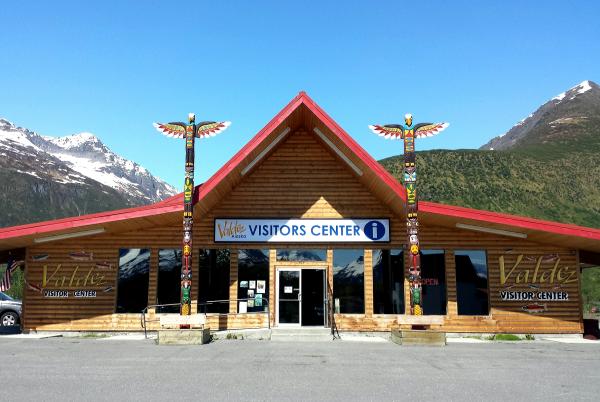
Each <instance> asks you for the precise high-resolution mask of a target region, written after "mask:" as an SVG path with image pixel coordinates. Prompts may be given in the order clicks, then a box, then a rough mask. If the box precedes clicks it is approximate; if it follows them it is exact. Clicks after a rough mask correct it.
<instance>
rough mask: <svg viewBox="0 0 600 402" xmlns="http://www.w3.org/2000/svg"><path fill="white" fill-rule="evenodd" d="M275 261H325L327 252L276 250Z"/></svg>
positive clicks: (317, 250)
mask: <svg viewBox="0 0 600 402" xmlns="http://www.w3.org/2000/svg"><path fill="white" fill-rule="evenodd" d="M277 261H296V262H305V261H327V250H320V249H301V250H277Z"/></svg>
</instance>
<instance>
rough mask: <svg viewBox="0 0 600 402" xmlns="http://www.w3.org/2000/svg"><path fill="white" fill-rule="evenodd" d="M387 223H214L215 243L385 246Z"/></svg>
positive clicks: (291, 221)
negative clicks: (358, 243) (339, 243)
mask: <svg viewBox="0 0 600 402" xmlns="http://www.w3.org/2000/svg"><path fill="white" fill-rule="evenodd" d="M389 241H390V221H389V219H236V218H218V219H215V242H228V243H236V242H237V243H247V242H265V243H328V242H331V243H335V242H354V243H357V242H365V243H371V242H389Z"/></svg>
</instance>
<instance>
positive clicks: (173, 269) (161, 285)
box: [156, 249, 181, 313]
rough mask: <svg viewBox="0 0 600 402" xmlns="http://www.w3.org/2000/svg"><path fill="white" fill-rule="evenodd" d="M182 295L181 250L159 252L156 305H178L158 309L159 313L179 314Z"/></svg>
mask: <svg viewBox="0 0 600 402" xmlns="http://www.w3.org/2000/svg"><path fill="white" fill-rule="evenodd" d="M180 295H181V250H179V249H163V250H158V285H157V288H156V304H177V305H176V306H163V307H161V306H159V307H156V312H157V313H179V302H180Z"/></svg>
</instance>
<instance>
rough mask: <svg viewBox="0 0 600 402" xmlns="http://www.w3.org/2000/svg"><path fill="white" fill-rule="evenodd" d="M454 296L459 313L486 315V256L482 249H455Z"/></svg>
mask: <svg viewBox="0 0 600 402" xmlns="http://www.w3.org/2000/svg"><path fill="white" fill-rule="evenodd" d="M454 261H455V263H456V297H457V304H458V314H459V315H487V314H488V313H489V310H490V305H489V301H488V300H489V299H488V270H487V258H486V254H485V251H483V250H456V251H455V252H454Z"/></svg>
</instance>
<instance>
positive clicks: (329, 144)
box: [313, 127, 363, 176]
mask: <svg viewBox="0 0 600 402" xmlns="http://www.w3.org/2000/svg"><path fill="white" fill-rule="evenodd" d="M313 131H314V132H315V133H317V135H318V136H319V137H320V138H321V139H322V140H323V142H325V144H327V145H328V146H329V148H331V149H332V150H333V152H335V154H336V155H337V156H339V157H340V158H341V159H342V160H343V161H344V162H346V164H347V165H348V166H350V168H351V169H352V170H354V172H355V173H356V174H357V175H359V176H362V175H363V171H362V170H360V168H359V167H358V166H356V165H355V164H354V162H352V161H351V160H350V158H348V157H347V156H346V155H345V154H344V153H343V152H342V151H340V149H339V148H338V147H336V146H335V144H334V143H333V142H331V140H330V139H329V138H327V136H326V135H325V134H323V132H322V131H321V130H319V129H318V128H317V127H315V128H314V129H313Z"/></svg>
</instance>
